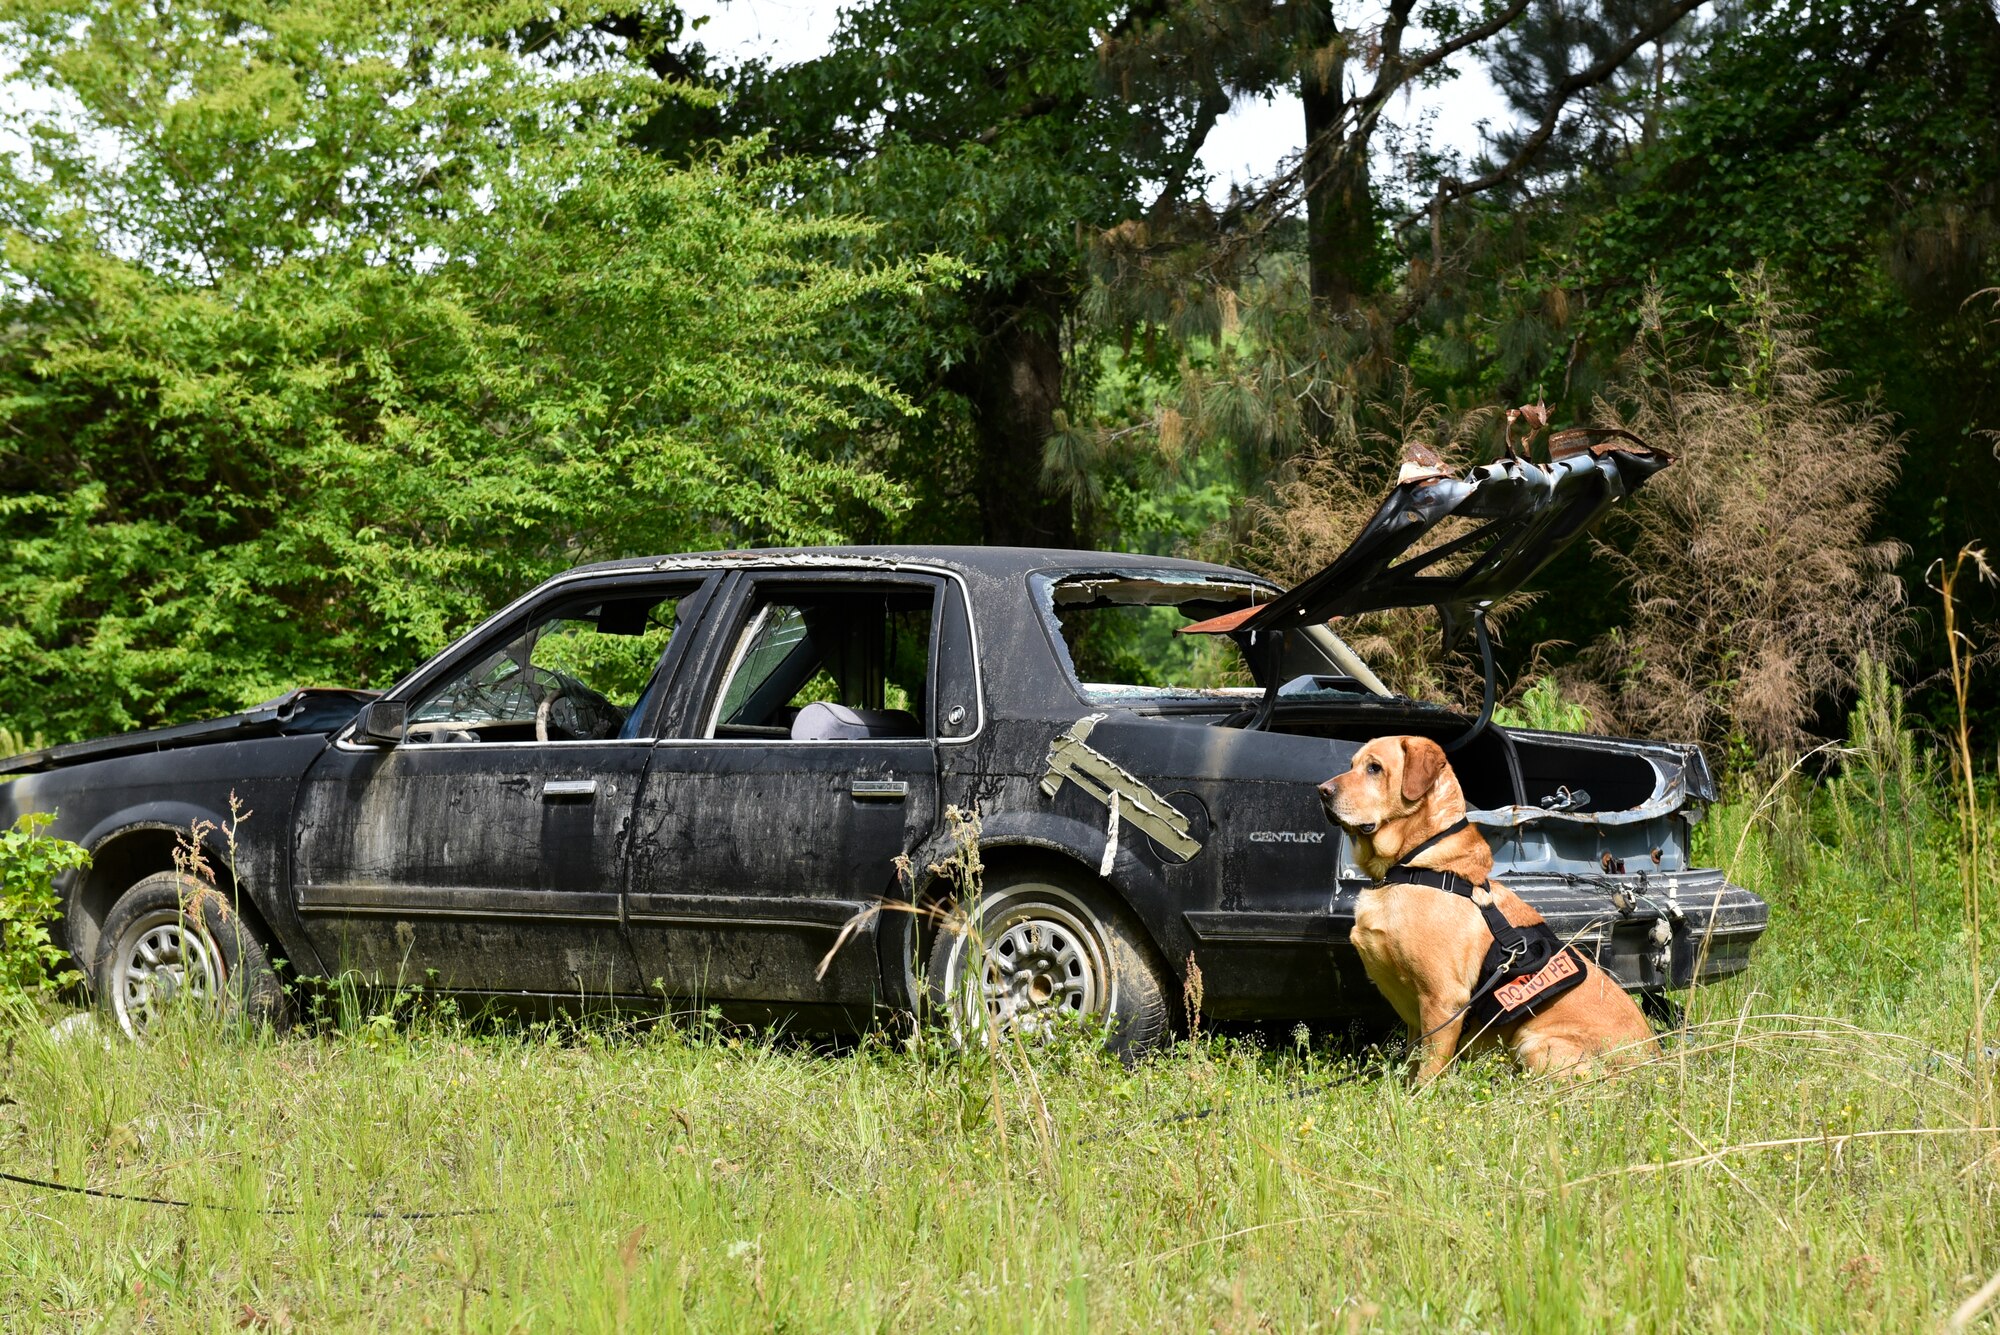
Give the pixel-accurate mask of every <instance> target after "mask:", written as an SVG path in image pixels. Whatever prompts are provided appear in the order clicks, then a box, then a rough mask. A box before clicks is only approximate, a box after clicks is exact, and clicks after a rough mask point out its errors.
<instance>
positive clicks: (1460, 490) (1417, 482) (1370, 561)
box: [1186, 428, 1673, 643]
mask: <svg viewBox="0 0 2000 1335" xmlns="http://www.w3.org/2000/svg"><path fill="white" fill-rule="evenodd" d="M1549 456H1550V461H1549V462H1548V463H1546V464H1543V463H1536V462H1533V461H1532V460H1528V459H1523V458H1519V457H1516V456H1515V455H1513V454H1512V453H1509V454H1508V455H1507V456H1505V457H1503V458H1501V459H1497V460H1495V461H1494V462H1492V463H1490V464H1483V465H1481V466H1480V467H1478V468H1475V469H1473V470H1472V471H1471V472H1469V473H1468V474H1467V475H1466V476H1464V477H1462V478H1461V477H1458V476H1455V475H1454V474H1453V473H1452V472H1451V470H1450V469H1449V468H1447V467H1445V466H1444V465H1443V464H1442V463H1438V462H1427V463H1406V464H1404V466H1403V472H1402V475H1401V477H1400V478H1399V479H1398V481H1397V483H1396V487H1395V489H1394V490H1393V491H1391V492H1390V493H1389V495H1388V498H1387V499H1385V500H1384V501H1383V502H1382V504H1381V506H1380V508H1378V509H1377V510H1376V511H1375V514H1374V517H1373V518H1371V519H1370V520H1369V521H1368V523H1367V525H1366V526H1365V527H1364V528H1363V529H1362V530H1361V533H1360V535H1359V536H1358V537H1356V538H1355V540H1354V542H1353V543H1352V544H1351V545H1349V547H1348V548H1347V550H1346V551H1344V552H1342V553H1341V554H1340V556H1339V557H1338V558H1336V559H1335V560H1334V561H1333V563H1332V564H1331V565H1328V566H1327V567H1326V568H1325V569H1323V570H1321V571H1320V572H1319V573H1318V574H1316V575H1313V576H1312V577H1311V578H1309V579H1307V580H1305V581H1304V582H1302V583H1300V584H1298V585H1297V586H1295V587H1293V588H1292V589H1290V590H1288V591H1286V592H1285V593H1283V594H1280V595H1279V596H1278V597H1276V598H1274V599H1272V600H1271V601H1270V602H1268V603H1264V604H1262V605H1261V606H1259V607H1258V608H1256V609H1254V610H1253V611H1251V612H1248V613H1236V614H1232V616H1231V617H1230V618H1217V619H1216V621H1214V622H1209V623H1204V624H1203V625H1200V626H1189V627H1187V628H1186V629H1187V630H1189V631H1200V630H1213V631H1223V630H1242V631H1258V630H1287V629H1291V628H1293V627H1297V626H1310V625H1318V624H1320V623H1322V622H1325V621H1328V620H1331V619H1332V618H1334V617H1341V616H1353V615H1356V614H1359V613H1364V612H1378V611H1382V610H1384V609H1386V608H1391V607H1421V606H1425V605H1427V604H1428V605H1431V606H1435V607H1436V608H1437V609H1438V611H1439V613H1440V614H1441V615H1442V616H1443V618H1444V629H1445V638H1446V641H1447V642H1448V643H1449V642H1453V641H1455V640H1456V639H1457V637H1458V634H1459V632H1460V631H1462V630H1463V628H1464V627H1465V626H1466V625H1467V624H1468V623H1469V621H1470V620H1471V618H1472V615H1473V613H1474V611H1475V610H1476V609H1478V608H1482V607H1484V606H1486V605H1489V604H1491V603H1493V602H1494V601H1496V600H1498V599H1500V598H1503V597H1505V596H1506V595H1507V594H1510V593H1512V592H1514V591H1515V590H1516V589H1519V588H1520V587H1521V586H1522V585H1523V584H1525V583H1527V582H1528V580H1530V579H1532V578H1533V577H1534V576H1535V574H1536V572H1538V571H1539V570H1541V569H1542V567H1544V566H1546V565H1547V564H1548V563H1549V562H1550V561H1552V560H1553V559H1555V557H1556V556H1557V555H1558V554H1559V553H1560V552H1562V551H1563V549H1564V548H1566V547H1568V546H1569V545H1570V544H1571V543H1572V542H1574V541H1576V540H1577V539H1578V538H1579V537H1581V536H1582V535H1583V534H1584V533H1586V532H1587V531H1589V529H1590V528H1591V527H1592V526H1593V525H1594V524H1596V522H1597V521H1598V520H1599V519H1601V518H1602V517H1603V516H1604V513H1605V512H1606V511H1607V510H1609V509H1610V508H1611V507H1612V506H1614V505H1616V504H1617V503H1618V502H1619V501H1621V500H1623V499H1624V498H1625V497H1626V496H1628V495H1630V494H1631V493H1632V492H1634V491H1637V490H1638V489H1639V488H1640V487H1641V486H1642V485H1644V484H1645V482H1646V480H1647V479H1648V478H1650V477H1652V475H1653V474H1655V473H1657V472H1659V471H1660V470H1661V469H1662V468H1665V467H1666V466H1667V465H1668V464H1670V463H1672V462H1673V458H1672V456H1671V455H1669V454H1667V453H1665V452H1664V451H1662V450H1656V449H1653V448H1652V447H1651V446H1648V445H1646V444H1645V443H1644V442H1642V441H1640V440H1639V439H1638V437H1636V436H1632V435H1630V434H1629V433H1626V432H1622V431H1616V430H1613V429H1600V428H1580V429H1577V430H1572V431H1563V432H1558V433H1557V434H1556V435H1554V436H1553V437H1551V438H1550V440H1549ZM1453 517H1458V518H1463V519H1468V520H1471V521H1473V524H1472V527H1471V528H1470V529H1469V531H1467V532H1465V533H1463V534H1461V535H1459V536H1458V537H1456V538H1453V539H1452V540H1451V541H1449V542H1445V543H1441V544H1439V545H1438V546H1436V547H1433V548H1431V549H1429V550H1427V551H1422V552H1418V553H1416V554H1415V555H1412V556H1407V557H1405V553H1407V552H1409V551H1410V549H1411V548H1412V547H1413V546H1415V545H1416V544H1417V542H1418V541H1419V540H1420V539H1422V538H1423V537H1424V535H1425V534H1427V533H1430V532H1432V531H1433V530H1434V529H1436V528H1437V526H1438V525H1439V524H1441V523H1443V522H1444V521H1445V520H1446V519H1449V518H1453ZM1224 620H1230V621H1232V624H1230V625H1227V626H1225V625H1221V624H1218V623H1219V622H1221V621H1224Z"/></svg>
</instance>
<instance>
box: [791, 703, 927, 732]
mask: <svg viewBox="0 0 2000 1335" xmlns="http://www.w3.org/2000/svg"><path fill="white" fill-rule="evenodd" d="M923 735H924V729H923V725H922V724H920V723H918V722H917V716H916V715H915V714H912V713H911V712H910V711H909V710H907V709H849V708H848V707H847V706H846V705H836V704H829V703H827V702H826V701H824V700H822V701H819V702H817V703H814V704H810V705H807V706H806V707H805V708H804V709H801V710H800V711H799V714H798V717H797V718H795V719H793V720H792V740H793V741H795V742H853V741H862V740H865V739H868V738H873V737H921V736H923Z"/></svg>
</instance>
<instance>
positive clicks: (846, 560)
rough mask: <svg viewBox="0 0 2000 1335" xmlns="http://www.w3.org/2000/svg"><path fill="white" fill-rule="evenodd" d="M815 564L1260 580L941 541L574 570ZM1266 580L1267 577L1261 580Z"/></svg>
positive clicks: (691, 556) (1105, 556)
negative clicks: (1176, 574)
mask: <svg viewBox="0 0 2000 1335" xmlns="http://www.w3.org/2000/svg"><path fill="white" fill-rule="evenodd" d="M815 565H862V566H898V565H931V566H943V567H945V568H947V569H952V570H958V571H962V572H965V573H967V574H972V575H979V576H983V577H985V578H988V579H1004V578H1007V577H1009V576H1014V575H1026V574H1030V573H1032V572H1035V571H1103V572H1105V573H1107V574H1110V573H1115V572H1118V571H1125V570H1129V571H1133V572H1148V571H1185V572H1186V573H1188V574H1190V575H1219V576H1225V577H1228V578H1231V579H1239V580H1240V579H1257V577H1256V576H1254V575H1250V574H1249V573H1248V572H1247V571H1243V570H1238V569H1235V568H1234V567H1231V566H1223V565H1215V564H1213V563H1211V562H1207V561H1189V560H1184V559H1182V558H1180V557H1174V556H1145V555H1140V554H1138V553H1132V552H1089V551H1074V550H1069V549H1065V548H1057V547H972V546H947V545H937V544H921V543H919V544H908V545H903V546H875V547H746V548H740V549H737V550H734V551H715V552H684V553H680V554H678V555H670V556H639V557H627V558H624V559H622V560H617V561H599V562H596V563H594V564H592V565H586V566H579V567H577V569H576V570H575V571H573V572H571V573H583V572H611V571H623V570H658V569H668V570H671V569H678V568H686V567H690V566H695V567H700V566H725V567H731V568H735V567H743V566H758V567H766V568H768V567H773V566H798V567H811V566H815ZM1257 582H1258V583H1260V584H1263V583H1268V582H1269V581H1267V580H1262V579H1257Z"/></svg>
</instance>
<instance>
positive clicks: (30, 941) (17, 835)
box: [0, 812, 90, 1003]
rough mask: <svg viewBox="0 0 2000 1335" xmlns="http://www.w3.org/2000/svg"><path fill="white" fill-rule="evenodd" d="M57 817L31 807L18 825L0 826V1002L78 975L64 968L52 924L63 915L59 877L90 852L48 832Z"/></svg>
mask: <svg viewBox="0 0 2000 1335" xmlns="http://www.w3.org/2000/svg"><path fill="white" fill-rule="evenodd" d="M54 820H55V816H54V814H53V813H49V812H29V813H27V814H26V815H23V816H22V817H21V818H20V819H19V820H17V821H15V822H14V828H13V829H11V830H6V831H0V1003H5V1002H11V1001H19V1000H22V999H24V998H25V997H27V996H28V995H29V994H30V993H33V992H36V991H38V990H40V989H41V988H43V987H45V986H47V985H48V984H50V983H53V984H55V985H56V986H58V987H61V986H65V985H67V984H69V983H72V982H74V981H76V978H77V975H76V973H75V971H74V970H62V969H61V968H60V966H61V964H62V962H63V960H64V959H65V958H66V957H67V956H68V952H67V951H66V950H64V949H63V948H62V947H61V946H59V945H57V944H56V942H55V938H54V936H53V935H51V933H50V931H49V928H50V926H51V925H52V924H53V923H54V922H55V921H56V920H57V919H58V918H60V917H61V916H62V898H61V896H59V895H58V894H56V892H55V888H54V882H55V878H56V877H57V876H59V875H61V874H62V873H63V872H66V871H71V870H74V869H76V868H78V867H82V866H86V865H88V864H89V862H90V854H88V853H86V852H84V851H83V850H82V849H81V848H79V847H77V846H76V845H75V844H72V843H70V842H68V841H67V840H63V839H57V838H55V837H54V836H52V835H47V834H43V833H42V830H43V828H44V827H46V826H47V825H48V824H50V823H51V822H52V821H54Z"/></svg>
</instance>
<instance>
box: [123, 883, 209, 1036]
mask: <svg viewBox="0 0 2000 1335" xmlns="http://www.w3.org/2000/svg"><path fill="white" fill-rule="evenodd" d="M221 979H222V961H221V960H220V959H219V958H218V957H217V955H216V953H215V943H214V942H212V941H210V940H209V939H208V938H207V937H206V936H204V935H203V934H202V933H200V932H196V931H190V930H189V928H188V925H187V923H186V921H185V919H183V918H182V917H181V915H180V914H179V913H178V912H176V911H174V910H172V909H161V910H159V911H158V912H155V913H149V914H147V915H146V916H145V917H143V918H141V919H139V920H138V921H137V922H135V923H133V924H132V926H131V927H130V928H128V929H127V930H126V933H125V936H124V938H123V939H122V940H121V941H120V942H119V943H118V953H117V955H116V956H115V963H114V964H113V969H112V977H111V1005H112V1009H113V1010H114V1011H115V1012H116V1014H117V1016H118V1024H119V1027H120V1028H122V1029H124V1030H125V1032H126V1033H128V1034H134V1035H136V1034H139V1033H141V1032H143V1031H144V1030H145V1029H146V1027H147V1026H148V1025H149V1024H151V1023H152V1022H153V1020H154V1019H155V1018H157V1017H158V1015H159V1014H160V1012H161V1011H162V1010H163V1009H165V1008H166V1006H167V1005H169V1004H170V1003H171V1002H172V1001H173V1000H174V998H176V997H178V996H180V995H182V994H183V993H185V994H186V995H187V996H188V997H190V998H191V999H192V1000H193V1001H194V1002H195V1003H196V1004H197V1005H204V1006H206V1005H210V1004H212V1003H213V1002H214V1001H215V999H216V998H217V997H219V996H220V995H221V991H222V989H221V987H220V983H221Z"/></svg>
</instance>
